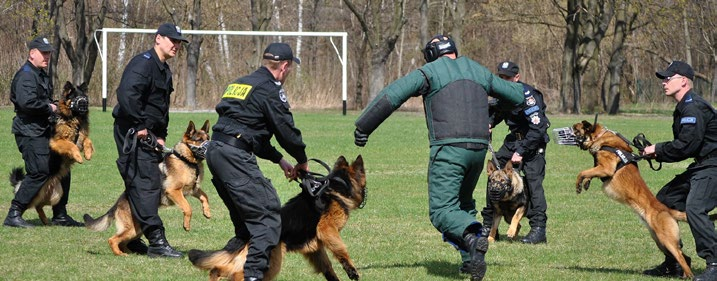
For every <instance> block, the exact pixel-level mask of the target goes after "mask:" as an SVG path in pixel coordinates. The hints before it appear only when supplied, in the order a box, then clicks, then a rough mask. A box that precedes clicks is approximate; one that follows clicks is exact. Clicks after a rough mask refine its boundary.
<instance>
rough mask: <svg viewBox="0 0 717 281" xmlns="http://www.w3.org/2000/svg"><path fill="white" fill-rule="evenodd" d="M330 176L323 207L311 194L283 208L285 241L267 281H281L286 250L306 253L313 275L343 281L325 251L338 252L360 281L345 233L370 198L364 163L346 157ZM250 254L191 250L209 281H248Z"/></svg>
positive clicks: (244, 249) (273, 255)
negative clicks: (223, 280) (278, 280)
mask: <svg viewBox="0 0 717 281" xmlns="http://www.w3.org/2000/svg"><path fill="white" fill-rule="evenodd" d="M327 177H328V178H330V180H329V185H328V187H327V188H326V191H325V192H324V193H323V195H321V196H320V198H321V200H322V201H323V205H324V207H323V208H317V205H316V197H313V196H311V195H310V194H309V193H308V192H307V191H306V189H304V190H303V191H302V193H300V194H299V195H297V196H295V197H294V198H292V199H290V200H289V201H288V202H287V203H286V204H285V205H284V206H283V207H282V208H281V224H282V229H281V241H280V243H279V245H278V246H277V247H275V248H274V250H273V251H272V252H271V260H270V261H269V270H268V272H266V273H265V274H264V280H273V279H274V278H276V276H277V275H278V274H279V271H280V270H281V263H282V261H283V258H284V255H285V254H286V252H287V251H289V252H299V253H301V254H303V255H304V257H305V258H306V259H307V260H308V261H309V263H310V264H311V265H312V266H313V268H314V270H315V271H316V272H317V273H322V274H323V275H324V277H325V278H326V280H332V281H333V280H339V278H338V276H337V275H336V272H334V269H333V267H332V266H331V261H330V260H329V257H328V255H327V253H326V249H328V250H329V251H331V252H332V253H333V255H334V257H335V258H336V259H337V260H338V261H339V263H341V265H342V266H343V268H344V270H345V271H346V274H348V277H349V278H350V279H351V280H358V279H359V273H358V270H357V269H356V266H354V263H353V261H351V258H350V257H349V253H348V249H347V248H346V245H345V244H344V242H343V241H342V240H341V236H340V232H341V229H343V228H344V226H345V225H346V223H347V222H348V219H349V212H350V211H351V210H354V209H356V208H359V207H361V205H362V203H364V199H365V198H366V197H365V196H366V172H365V170H364V163H363V158H362V157H361V156H360V155H359V156H358V157H357V158H356V160H354V161H353V163H351V164H350V165H349V163H348V162H347V161H346V158H344V157H343V156H341V157H339V158H338V160H337V161H336V163H335V164H334V167H333V169H332V171H331V172H330V173H329V176H327ZM249 243H251V241H250V242H249ZM247 249H248V247H247V245H245V246H244V247H242V248H239V249H226V248H225V249H222V250H218V251H200V250H191V251H189V260H190V261H191V262H192V264H194V266H196V267H198V268H201V269H204V270H209V280H219V279H220V278H228V279H230V280H244V263H245V262H246V255H247Z"/></svg>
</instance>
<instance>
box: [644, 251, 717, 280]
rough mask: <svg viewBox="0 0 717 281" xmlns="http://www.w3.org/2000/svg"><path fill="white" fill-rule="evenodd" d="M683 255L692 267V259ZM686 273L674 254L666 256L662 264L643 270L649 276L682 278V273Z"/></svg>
mask: <svg viewBox="0 0 717 281" xmlns="http://www.w3.org/2000/svg"><path fill="white" fill-rule="evenodd" d="M683 256H684V257H685V261H687V266H690V267H691V266H692V259H691V258H690V257H688V256H685V255H683ZM705 272H706V271H705ZM684 273H685V272H684V270H682V266H680V264H679V263H677V260H675V258H674V257H672V256H665V261H664V262H662V263H661V264H660V265H658V266H656V267H654V268H651V269H648V270H645V271H643V272H642V274H645V275H649V276H657V277H677V278H682V275H684Z"/></svg>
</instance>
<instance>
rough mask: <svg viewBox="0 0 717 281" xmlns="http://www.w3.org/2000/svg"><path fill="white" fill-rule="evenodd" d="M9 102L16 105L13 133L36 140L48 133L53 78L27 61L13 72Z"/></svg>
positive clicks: (49, 128) (50, 125)
mask: <svg viewBox="0 0 717 281" xmlns="http://www.w3.org/2000/svg"><path fill="white" fill-rule="evenodd" d="M10 87H11V88H10V101H11V102H12V103H13V105H15V114H16V115H15V117H14V118H13V121H12V133H13V134H16V135H23V136H28V137H37V136H40V135H43V134H45V132H46V131H48V130H51V128H52V124H51V122H50V117H51V116H52V114H53V113H52V107H50V103H52V79H50V76H48V75H47V73H46V72H45V71H44V70H42V69H39V68H37V67H35V66H34V65H32V63H30V62H29V61H27V62H25V64H24V65H23V66H22V67H21V68H20V70H18V71H17V72H16V73H15V77H13V79H12V85H11V86H10Z"/></svg>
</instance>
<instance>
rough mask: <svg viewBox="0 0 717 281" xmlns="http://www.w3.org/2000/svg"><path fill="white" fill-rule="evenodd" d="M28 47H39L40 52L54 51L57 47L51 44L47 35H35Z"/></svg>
mask: <svg viewBox="0 0 717 281" xmlns="http://www.w3.org/2000/svg"><path fill="white" fill-rule="evenodd" d="M27 49H28V50H32V49H37V50H39V51H40V52H54V51H55V48H53V47H52V45H50V41H49V40H47V38H45V37H35V39H32V41H30V42H27Z"/></svg>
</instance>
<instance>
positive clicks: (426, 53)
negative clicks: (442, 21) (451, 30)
mask: <svg viewBox="0 0 717 281" xmlns="http://www.w3.org/2000/svg"><path fill="white" fill-rule="evenodd" d="M436 39H438V41H435V42H433V40H436ZM450 53H454V54H456V56H458V48H456V43H455V42H453V40H452V39H451V38H450V37H448V36H445V35H442V34H439V35H436V36H433V38H431V40H428V43H426V47H425V48H423V58H424V59H426V62H432V61H434V60H436V59H438V58H439V57H440V56H442V55H445V54H450Z"/></svg>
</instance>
